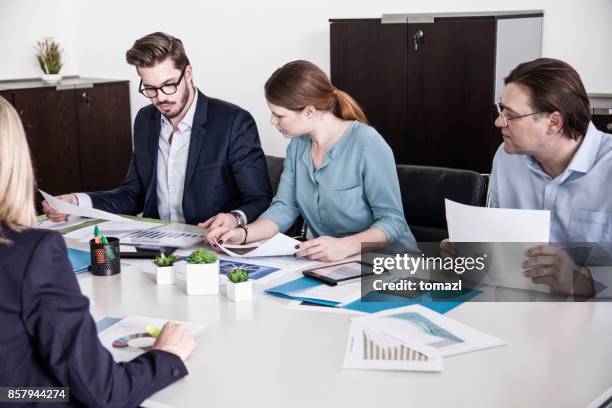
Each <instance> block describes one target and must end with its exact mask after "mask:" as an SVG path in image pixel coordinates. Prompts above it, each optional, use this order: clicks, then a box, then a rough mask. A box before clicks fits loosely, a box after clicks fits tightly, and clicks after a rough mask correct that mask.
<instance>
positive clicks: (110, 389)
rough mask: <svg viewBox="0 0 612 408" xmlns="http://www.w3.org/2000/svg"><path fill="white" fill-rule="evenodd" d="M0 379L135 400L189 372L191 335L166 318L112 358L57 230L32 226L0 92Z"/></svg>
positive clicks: (116, 402)
mask: <svg viewBox="0 0 612 408" xmlns="http://www.w3.org/2000/svg"><path fill="white" fill-rule="evenodd" d="M0 192H1V193H0V299H2V304H1V307H0V322H2V325H3V330H2V331H0V361H1V362H2V370H0V387H19V388H23V387H69V394H70V395H69V398H70V402H69V405H76V406H87V407H134V406H138V405H140V403H141V402H142V401H143V400H144V399H146V398H147V397H149V396H150V395H151V394H153V393H155V392H157V391H159V390H160V389H162V388H164V387H165V386H167V385H169V384H171V383H173V382H175V381H176V380H178V379H179V378H182V377H184V376H185V375H187V370H186V368H185V365H184V364H183V360H185V359H187V357H188V356H189V354H190V353H191V351H192V350H193V348H194V346H195V343H194V340H193V337H192V336H191V334H190V333H188V332H186V331H185V329H184V328H183V327H182V326H180V325H175V324H172V323H166V325H164V328H163V329H162V332H161V334H160V336H159V337H158V338H157V340H156V342H155V344H154V345H153V349H152V350H150V351H148V352H146V353H144V354H142V355H140V356H139V357H136V358H135V359H133V360H132V361H130V362H127V363H115V362H114V361H113V358H112V356H111V354H110V353H109V352H108V351H107V350H106V349H105V348H104V346H102V344H101V343H100V340H99V339H98V335H97V332H96V324H95V323H94V321H93V319H92V318H91V315H90V314H89V300H88V299H87V298H86V297H85V296H83V295H82V294H81V291H80V289H79V286H78V284H77V280H76V278H75V276H74V273H73V272H72V267H71V266H70V262H69V260H68V257H67V254H66V246H65V244H64V239H63V238H62V236H61V235H60V234H58V233H56V232H53V231H47V230H39V229H35V226H36V217H35V210H34V174H33V171H32V163H31V160H30V152H29V149H28V143H27V141H26V136H25V132H24V130H23V125H22V124H21V120H20V119H19V115H18V114H17V112H16V111H15V109H14V108H13V107H12V106H11V105H10V104H9V103H8V102H7V101H6V99H4V98H2V97H0Z"/></svg>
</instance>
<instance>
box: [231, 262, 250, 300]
mask: <svg viewBox="0 0 612 408" xmlns="http://www.w3.org/2000/svg"><path fill="white" fill-rule="evenodd" d="M227 280H228V281H227V285H226V287H225V289H226V293H225V294H226V296H227V298H228V299H229V300H231V301H232V302H242V301H245V300H250V299H252V298H253V282H251V281H250V280H249V273H248V272H247V271H246V270H245V269H243V268H235V269H234V270H233V271H231V272H230V273H228V274H227Z"/></svg>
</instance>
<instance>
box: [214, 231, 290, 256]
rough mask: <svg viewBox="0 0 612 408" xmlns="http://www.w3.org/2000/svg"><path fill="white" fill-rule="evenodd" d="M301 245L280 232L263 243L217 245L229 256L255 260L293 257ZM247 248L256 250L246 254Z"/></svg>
mask: <svg viewBox="0 0 612 408" xmlns="http://www.w3.org/2000/svg"><path fill="white" fill-rule="evenodd" d="M299 244H300V241H298V240H297V239H294V238H291V237H288V236H287V235H285V234H281V233H280V232H279V233H277V234H276V235H275V236H273V237H272V238H270V239H269V240H267V241H265V242H262V243H251V244H246V245H228V244H224V245H219V244H217V245H218V246H219V248H221V250H223V252H225V253H226V254H228V255H229V256H233V257H236V258H254V257H260V256H284V255H293V254H294V253H295V252H296V249H295V246H296V245H299ZM247 248H254V249H253V250H251V251H248V252H244V251H245V250H246V249H247Z"/></svg>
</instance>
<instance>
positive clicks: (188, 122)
mask: <svg viewBox="0 0 612 408" xmlns="http://www.w3.org/2000/svg"><path fill="white" fill-rule="evenodd" d="M194 89H195V97H194V98H193V101H191V106H189V109H187V113H186V114H185V116H184V117H183V119H181V121H180V122H179V124H178V129H179V131H180V132H185V131H188V130H191V128H192V127H193V118H194V116H195V111H196V106H198V93H199V91H198V89H197V88H194ZM161 124H162V126H170V127H172V124H171V123H170V121H169V120H168V119H167V118H166V117H165V116H164V115H161Z"/></svg>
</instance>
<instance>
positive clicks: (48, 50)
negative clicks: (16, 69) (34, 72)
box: [36, 37, 64, 84]
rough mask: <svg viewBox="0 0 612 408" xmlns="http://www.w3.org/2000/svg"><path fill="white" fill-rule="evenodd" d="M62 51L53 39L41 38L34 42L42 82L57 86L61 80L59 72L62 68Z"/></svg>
mask: <svg viewBox="0 0 612 408" xmlns="http://www.w3.org/2000/svg"><path fill="white" fill-rule="evenodd" d="M63 52H64V50H62V49H61V48H60V45H59V43H58V42H57V41H55V39H54V38H53V37H46V38H43V39H42V40H41V41H37V42H36V60H37V61H38V65H39V67H40V69H41V70H42V72H43V74H42V80H43V81H44V82H46V83H48V84H57V83H58V82H59V81H61V80H62V76H61V74H60V71H61V70H62V67H63V66H64V64H63V62H62V53H63Z"/></svg>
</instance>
